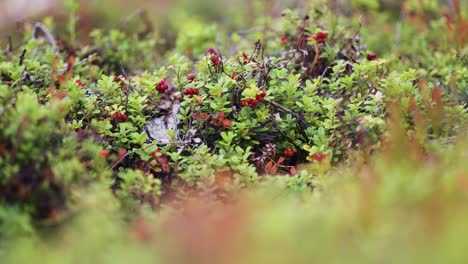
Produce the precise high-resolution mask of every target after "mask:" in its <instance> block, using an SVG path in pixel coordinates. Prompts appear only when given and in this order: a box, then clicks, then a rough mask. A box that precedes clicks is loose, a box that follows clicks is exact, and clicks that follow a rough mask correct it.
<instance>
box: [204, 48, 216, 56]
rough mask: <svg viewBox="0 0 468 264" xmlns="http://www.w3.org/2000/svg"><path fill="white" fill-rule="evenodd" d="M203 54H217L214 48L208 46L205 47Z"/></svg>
mask: <svg viewBox="0 0 468 264" xmlns="http://www.w3.org/2000/svg"><path fill="white" fill-rule="evenodd" d="M205 54H207V55H219V53H218V51H217V50H215V49H214V48H208V49H206V52H205Z"/></svg>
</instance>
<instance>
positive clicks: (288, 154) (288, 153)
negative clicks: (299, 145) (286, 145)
mask: <svg viewBox="0 0 468 264" xmlns="http://www.w3.org/2000/svg"><path fill="white" fill-rule="evenodd" d="M283 154H284V155H285V156H286V157H292V156H294V154H295V152H294V150H292V149H285V150H284V151H283Z"/></svg>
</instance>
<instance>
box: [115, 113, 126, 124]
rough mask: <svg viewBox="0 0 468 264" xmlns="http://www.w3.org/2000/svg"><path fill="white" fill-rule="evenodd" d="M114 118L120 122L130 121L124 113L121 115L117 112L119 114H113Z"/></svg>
mask: <svg viewBox="0 0 468 264" xmlns="http://www.w3.org/2000/svg"><path fill="white" fill-rule="evenodd" d="M112 118H113V119H116V120H119V121H121V122H125V121H127V119H128V117H127V115H126V114H124V113H121V112H117V113H115V114H113V115H112Z"/></svg>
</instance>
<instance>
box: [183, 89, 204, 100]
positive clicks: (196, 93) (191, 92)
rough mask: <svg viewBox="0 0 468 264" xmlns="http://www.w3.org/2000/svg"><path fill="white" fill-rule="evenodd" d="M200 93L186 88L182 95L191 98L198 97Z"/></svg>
mask: <svg viewBox="0 0 468 264" xmlns="http://www.w3.org/2000/svg"><path fill="white" fill-rule="evenodd" d="M199 93H200V91H199V90H198V89H196V88H188V89H187V90H185V92H184V94H185V95H188V97H190V98H192V97H193V96H194V95H198V94H199Z"/></svg>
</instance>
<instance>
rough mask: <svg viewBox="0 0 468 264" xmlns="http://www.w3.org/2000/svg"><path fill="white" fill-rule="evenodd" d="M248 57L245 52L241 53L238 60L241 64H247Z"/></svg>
mask: <svg viewBox="0 0 468 264" xmlns="http://www.w3.org/2000/svg"><path fill="white" fill-rule="evenodd" d="M249 60H250V58H249V56H248V55H247V54H245V53H243V54H242V56H241V57H239V62H240V63H242V64H247V63H248V62H249Z"/></svg>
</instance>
